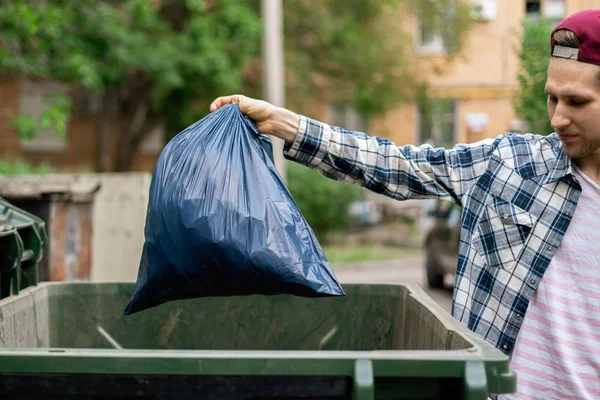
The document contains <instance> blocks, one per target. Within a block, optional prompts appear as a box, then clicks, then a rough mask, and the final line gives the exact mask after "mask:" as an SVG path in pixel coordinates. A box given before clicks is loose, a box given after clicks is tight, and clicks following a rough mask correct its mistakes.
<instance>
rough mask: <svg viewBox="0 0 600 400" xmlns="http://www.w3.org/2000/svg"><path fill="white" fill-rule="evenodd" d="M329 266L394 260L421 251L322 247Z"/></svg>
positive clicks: (366, 247)
mask: <svg viewBox="0 0 600 400" xmlns="http://www.w3.org/2000/svg"><path fill="white" fill-rule="evenodd" d="M323 251H324V252H325V255H326V256H327V259H328V260H329V263H330V264H345V263H353V262H365V261H382V260H395V259H399V258H404V257H407V256H412V255H416V254H418V253H419V252H420V251H421V249H416V248H415V249H413V248H405V247H392V246H367V245H365V246H339V245H333V246H324V247H323Z"/></svg>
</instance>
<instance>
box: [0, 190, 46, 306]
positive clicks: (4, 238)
mask: <svg viewBox="0 0 600 400" xmlns="http://www.w3.org/2000/svg"><path fill="white" fill-rule="evenodd" d="M45 226H46V224H45V222H44V221H43V220H42V219H41V218H38V217H37V216H35V215H33V214H30V213H28V212H27V211H24V210H22V209H20V208H17V207H15V206H14V205H12V204H11V203H9V202H7V201H6V200H4V199H3V198H2V197H0V298H2V299H3V298H6V297H8V296H10V295H11V294H18V293H19V290H20V289H22V288H25V287H28V286H32V285H35V284H36V283H37V272H38V271H37V269H38V264H39V262H40V260H41V258H42V257H43V255H44V251H45V250H46V247H47V243H48V238H47V236H46V229H45Z"/></svg>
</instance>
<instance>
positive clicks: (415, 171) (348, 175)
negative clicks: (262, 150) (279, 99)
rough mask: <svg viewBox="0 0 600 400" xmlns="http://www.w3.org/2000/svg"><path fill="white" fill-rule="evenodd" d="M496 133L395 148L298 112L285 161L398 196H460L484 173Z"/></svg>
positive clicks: (457, 197) (287, 146)
mask: <svg viewBox="0 0 600 400" xmlns="http://www.w3.org/2000/svg"><path fill="white" fill-rule="evenodd" d="M501 138H502V136H499V137H498V138H495V139H484V140H482V141H479V142H476V143H472V144H457V145H456V146H454V147H453V148H452V149H445V148H433V147H432V146H430V145H426V144H425V145H421V146H418V147H417V146H413V145H406V146H396V145H395V144H394V143H392V142H391V141H389V140H387V139H383V138H379V137H375V136H368V135H366V134H364V133H362V132H353V131H348V130H345V129H343V128H340V127H334V126H330V125H328V124H325V123H322V122H319V121H316V120H313V119H310V118H308V117H305V116H302V115H301V116H300V126H299V129H298V133H297V135H296V138H295V140H294V142H292V143H286V144H285V147H284V156H285V158H286V159H288V160H291V161H295V162H298V163H300V164H303V165H306V166H308V167H310V168H312V169H315V170H318V171H319V172H321V173H322V174H323V175H325V176H326V177H328V178H331V179H334V180H337V181H343V182H347V183H352V184H358V185H361V186H364V187H366V188H367V189H369V190H372V191H374V192H376V193H380V194H383V195H386V196H389V197H392V198H395V199H398V200H405V199H419V198H430V197H452V198H454V199H455V201H457V202H459V203H460V199H461V198H462V196H463V195H464V194H465V193H466V192H467V191H468V190H469V189H470V188H471V187H472V186H473V185H474V184H475V182H477V180H478V179H479V177H480V176H481V175H482V174H483V173H484V172H485V170H486V168H487V164H488V161H489V159H490V157H491V155H492V153H493V151H494V150H495V148H496V147H497V146H498V143H499V141H500V140H501Z"/></svg>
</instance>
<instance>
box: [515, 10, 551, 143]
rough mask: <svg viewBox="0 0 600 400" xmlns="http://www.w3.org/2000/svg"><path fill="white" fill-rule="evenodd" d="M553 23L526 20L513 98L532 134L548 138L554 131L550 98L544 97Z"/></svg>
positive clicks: (541, 20)
mask: <svg viewBox="0 0 600 400" xmlns="http://www.w3.org/2000/svg"><path fill="white" fill-rule="evenodd" d="M552 29H553V24H552V23H551V22H550V21H548V20H546V19H540V20H527V19H526V20H524V21H523V39H522V41H521V48H520V49H519V50H518V55H519V59H520V61H521V69H520V71H519V75H518V80H519V89H518V90H517V92H516V95H515V97H514V107H515V111H516V113H517V115H519V116H520V117H521V118H522V119H523V120H524V121H526V122H527V124H528V128H529V131H530V132H533V133H538V134H542V135H547V134H550V133H552V132H553V129H552V126H551V125H550V120H549V118H548V109H547V106H546V104H547V97H546V95H545V94H544V88H545V86H546V76H547V70H548V59H549V57H548V56H549V54H550V40H549V39H548V38H549V37H550V34H551V33H552Z"/></svg>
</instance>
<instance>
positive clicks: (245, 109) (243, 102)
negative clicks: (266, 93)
mask: <svg viewBox="0 0 600 400" xmlns="http://www.w3.org/2000/svg"><path fill="white" fill-rule="evenodd" d="M234 103H237V104H238V105H239V107H240V111H241V112H242V114H245V115H247V116H248V118H250V119H252V120H253V121H254V123H255V124H256V127H257V128H258V131H259V132H260V133H263V134H266V135H273V136H276V137H278V138H281V139H283V140H285V141H286V142H293V141H294V139H295V138H296V132H298V126H299V122H300V117H299V116H298V115H297V114H296V113H293V112H291V111H289V110H286V109H285V108H281V107H276V106H274V105H273V104H271V103H267V102H266V101H262V100H255V99H251V98H250V97H246V96H243V95H241V94H236V95H232V96H223V97H219V98H217V99H216V100H215V101H213V102H212V104H211V105H210V111H211V112H213V111H216V110H217V109H218V108H219V107H222V106H224V105H226V104H234Z"/></svg>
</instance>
